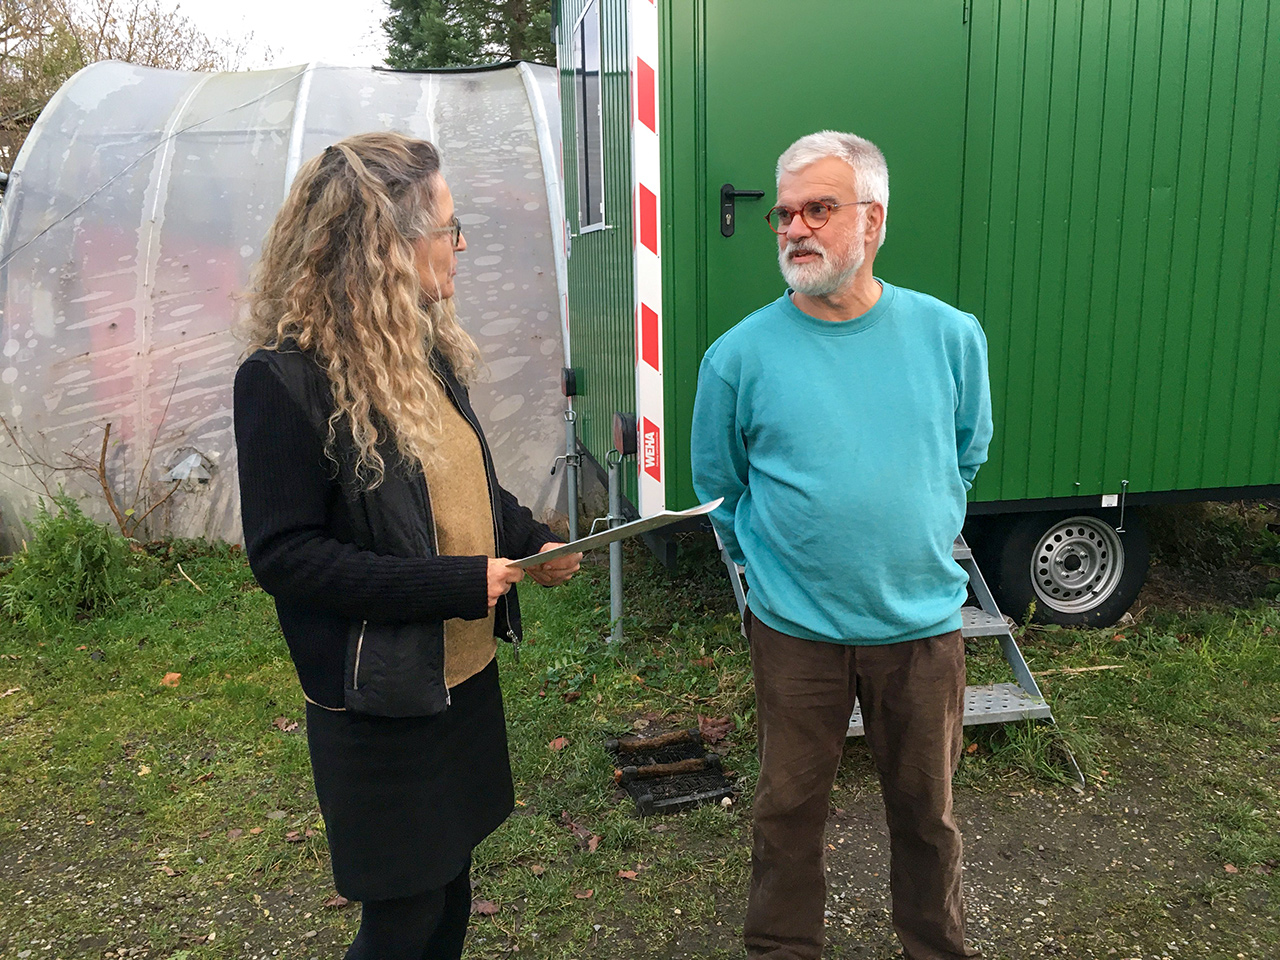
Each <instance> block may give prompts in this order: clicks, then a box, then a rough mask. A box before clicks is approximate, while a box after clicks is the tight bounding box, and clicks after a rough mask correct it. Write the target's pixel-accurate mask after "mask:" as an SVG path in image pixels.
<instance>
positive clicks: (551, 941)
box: [0, 514, 1280, 960]
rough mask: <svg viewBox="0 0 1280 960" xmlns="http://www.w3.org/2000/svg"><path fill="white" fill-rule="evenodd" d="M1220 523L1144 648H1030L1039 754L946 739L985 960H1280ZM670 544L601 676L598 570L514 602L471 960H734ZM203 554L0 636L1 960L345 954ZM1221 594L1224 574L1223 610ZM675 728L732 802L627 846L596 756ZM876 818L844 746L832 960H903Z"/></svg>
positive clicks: (1252, 650) (1163, 570)
mask: <svg viewBox="0 0 1280 960" xmlns="http://www.w3.org/2000/svg"><path fill="white" fill-rule="evenodd" d="M1224 518H1225V519H1224ZM1210 519H1211V520H1212V521H1213V522H1214V523H1218V522H1221V523H1222V524H1224V526H1223V527H1222V529H1223V530H1226V531H1227V533H1224V534H1222V535H1221V536H1217V535H1216V534H1215V537H1216V539H1215V543H1217V542H1218V541H1221V543H1218V546H1216V547H1215V548H1214V549H1218V548H1219V547H1221V549H1222V551H1223V556H1222V557H1219V558H1218V559H1217V560H1214V561H1213V562H1212V563H1210V564H1209V565H1208V566H1207V567H1206V566H1205V563H1204V556H1203V555H1201V554H1197V553H1196V552H1195V551H1189V550H1187V549H1186V544H1182V545H1181V546H1179V544H1178V543H1176V542H1175V543H1174V548H1176V549H1172V550H1171V551H1170V552H1167V553H1166V554H1165V555H1164V563H1163V565H1162V566H1159V567H1157V569H1156V571H1155V576H1153V586H1152V589H1151V590H1150V591H1149V593H1148V595H1147V596H1145V597H1144V600H1143V601H1142V602H1141V603H1140V604H1139V607H1143V606H1145V609H1143V610H1141V612H1140V613H1139V615H1138V617H1137V620H1136V622H1134V623H1130V624H1126V625H1124V626H1123V627H1121V628H1117V629H1113V630H1106V631H1092V632H1086V631H1068V630H1040V629H1037V630H1032V631H1030V632H1029V633H1027V634H1026V635H1025V636H1024V637H1023V638H1022V643H1023V649H1024V653H1025V654H1026V656H1027V658H1028V660H1029V662H1030V663H1031V668H1032V670H1033V671H1037V672H1042V676H1041V678H1040V679H1041V682H1042V684H1043V686H1044V687H1045V688H1046V693H1047V694H1048V696H1049V697H1050V700H1051V702H1052V703H1053V707H1054V712H1055V715H1056V716H1057V718H1058V722H1059V726H1058V727H1057V728H1056V729H1054V728H1047V727H1043V726H1036V725H1032V724H1019V725H1013V726H1008V727H1003V728H980V729H973V728H970V730H969V731H968V734H969V750H970V751H971V752H969V753H967V754H966V756H965V760H964V762H963V764H962V766H961V770H960V774H959V776H958V779H957V807H958V812H959V815H960V817H961V818H962V821H963V826H964V829H965V834H966V840H967V850H966V866H967V873H966V882H967V894H968V897H967V903H968V909H969V916H970V928H971V936H972V938H973V939H974V940H975V941H977V943H978V944H979V945H981V946H982V947H983V949H984V951H985V953H986V955H987V956H988V957H989V958H1007V960H1022V958H1025V957H1032V956H1055V955H1056V956H1062V957H1068V958H1094V957H1096V958H1142V960H1150V958H1164V957H1196V958H1203V960H1217V958H1222V960H1233V958H1235V960H1238V958H1239V957H1247V958H1251V960H1271V958H1274V957H1275V956H1277V955H1280V931H1278V928H1280V924H1277V922H1276V917H1277V915H1280V792H1277V788H1278V786H1280V651H1278V648H1277V632H1280V608H1278V607H1277V604H1276V602H1275V601H1274V600H1273V599H1268V595H1269V594H1272V593H1274V590H1273V588H1271V587H1269V586H1268V584H1267V575H1266V573H1265V571H1264V573H1263V574H1262V575H1258V573H1257V570H1256V568H1255V569H1254V570H1253V572H1252V573H1250V572H1249V567H1248V564H1247V563H1245V562H1243V561H1242V560H1241V557H1242V556H1246V555H1247V551H1246V553H1244V554H1242V553H1241V550H1240V549H1236V547H1237V546H1239V544H1236V540H1238V541H1239V542H1240V544H1245V545H1247V544H1248V543H1249V542H1250V541H1249V537H1250V536H1251V535H1252V532H1256V530H1255V528H1256V524H1254V525H1253V526H1249V525H1248V524H1243V525H1242V524H1241V523H1239V522H1237V521H1238V520H1239V518H1238V517H1235V518H1233V517H1232V516H1230V515H1225V514H1223V515H1214V517H1212V518H1210ZM1196 522H1197V523H1201V522H1204V521H1203V518H1200V519H1197V520H1196ZM1215 529H1216V528H1215ZM1228 534H1230V536H1228ZM1232 537H1235V538H1236V540H1232V539H1231V538H1232ZM1223 544H1225V546H1224V545H1223ZM1233 544H1235V546H1233ZM684 546H685V548H686V549H685V556H684V559H683V560H682V565H683V566H682V572H681V575H680V576H678V577H677V578H675V579H674V580H668V579H667V578H666V577H665V576H664V575H663V574H661V573H660V572H658V571H656V570H655V569H654V566H653V565H652V564H651V563H650V561H649V560H648V559H647V558H646V557H645V556H644V555H643V554H642V553H640V552H639V551H632V552H630V553H629V554H628V578H629V579H628V590H629V596H628V603H629V607H628V611H627V613H628V620H627V624H626V627H627V640H626V643H625V644H624V645H623V646H622V647H621V648H620V649H618V648H613V647H611V646H609V645H607V644H606V643H605V642H604V638H605V637H606V636H607V634H608V596H607V594H608V577H607V570H606V568H605V566H604V565H603V562H604V557H603V555H601V556H600V557H599V562H598V563H592V564H590V565H589V566H588V567H587V568H586V569H585V571H584V574H583V575H582V576H580V577H579V578H577V579H576V580H575V581H574V583H572V584H571V585H570V586H568V587H566V588H561V589H558V590H554V591H549V590H542V589H540V588H537V587H536V586H534V585H532V584H530V585H529V586H528V587H527V588H525V589H523V590H522V595H521V600H522V603H523V605H524V606H525V609H526V620H527V623H528V633H529V641H530V642H529V643H528V644H527V645H526V647H525V648H524V649H523V651H522V658H521V663H520V664H518V665H517V664H513V663H512V662H511V661H510V657H509V653H510V651H509V649H508V648H506V647H504V648H503V649H502V651H501V652H500V657H501V658H502V670H503V683H504V689H505V691H506V696H507V705H508V715H509V723H510V729H511V742H512V751H513V761H514V764H515V771H516V778H517V796H518V798H519V801H518V802H519V806H518V807H517V811H516V814H515V815H514V816H513V817H512V818H511V819H510V820H509V821H508V822H507V823H506V824H505V825H504V826H503V827H502V829H501V830H499V832H498V833H497V834H496V835H495V836H494V837H493V838H491V839H490V840H489V841H487V842H486V843H485V844H484V845H483V846H482V847H481V848H480V850H479V851H478V855H477V859H476V863H475V869H474V879H475V883H476V890H475V896H476V898H477V900H478V901H480V900H483V901H488V902H489V903H490V904H492V906H493V907H496V912H493V913H492V914H491V915H486V916H477V917H476V918H474V926H473V933H472V935H471V938H470V940H469V948H468V956H469V957H475V958H496V957H507V956H509V955H511V954H514V953H517V952H518V953H519V954H521V955H525V956H534V957H548V958H556V960H559V958H578V957H593V958H596V957H599V958H619V960H620V958H624V957H625V958H633V957H642V958H643V957H648V958H653V960H657V958H682V957H690V958H692V957H699V958H717V957H721V958H728V957H736V956H739V955H740V948H739V934H740V929H741V920H742V912H743V905H744V904H743V901H744V897H745V891H746V881H747V876H748V872H749V835H750V819H749V817H750V809H749V808H750V797H751V791H752V786H753V784H754V780H755V775H756V764H755V760H754V755H753V752H754V746H755V744H754V707H753V701H752V695H751V685H750V666H749V660H748V657H747V654H746V650H745V642H744V641H743V640H742V639H741V637H740V636H739V634H738V624H737V618H736V612H735V611H734V609H733V605H732V597H731V594H730V592H729V590H728V585H727V582H726V581H725V580H724V579H723V577H722V575H721V572H720V569H719V567H718V565H717V563H716V561H715V559H714V557H713V556H712V553H711V551H710V548H709V544H708V543H707V541H706V540H705V539H703V538H698V537H690V538H689V539H687V540H686V541H685V544H684ZM197 554H198V551H189V552H188V553H187V554H186V555H184V556H183V557H182V558H181V559H182V568H183V570H182V572H183V573H185V574H186V575H189V576H190V578H191V580H193V581H194V582H195V584H197V585H198V586H199V589H197V587H196V586H194V585H193V584H192V583H190V582H188V581H187V580H186V579H185V578H184V577H183V576H181V575H179V572H178V571H177V569H176V559H175V558H170V559H168V560H166V561H164V562H165V563H166V564H167V566H166V570H167V571H168V575H167V576H165V577H164V579H163V581H162V582H157V584H156V585H154V586H151V587H150V588H147V589H143V590H140V591H139V592H138V593H137V594H136V595H134V596H130V597H129V598H128V599H127V600H125V601H122V602H121V603H120V604H119V605H118V606H117V607H116V608H115V609H114V610H113V611H112V612H111V614H110V615H108V616H104V617H99V618H97V619H93V620H87V621H83V622H77V623H74V624H71V625H69V626H67V627H65V628H64V629H61V630H55V631H53V632H50V633H48V634H47V635H46V634H35V633H32V632H30V631H28V630H25V629H23V628H19V627H16V626H14V625H12V624H9V625H0V694H3V696H0V782H2V783H3V784H4V789H3V791H2V792H0V905H2V906H0V953H2V954H3V955H4V956H11V957H18V958H24V960H25V958H28V957H29V958H32V960H42V958H56V957H66V958H71V957H104V956H107V955H110V956H121V955H123V956H136V957H148V958H158V957H173V958H214V957H271V956H276V955H278V956H288V957H302V958H308V957H317V958H330V957H337V956H341V952H342V948H343V947H344V946H345V944H346V943H347V942H348V941H349V940H350V938H351V936H352V935H353V934H354V931H355V928H356V926H357V924H358V918H359V908H358V906H356V905H342V904H341V903H337V902H335V900H334V899H333V898H334V891H333V889H332V886H331V881H330V878H329V874H328V864H327V854H326V847H325V840H324V829H323V823H322V822H321V821H320V818H319V815H318V810H317V807H316V803H315V798H314V795H313V793H312V789H311V785H310V779H309V770H308V760H307V750H306V739H305V735H304V731H303V729H302V727H301V721H302V718H303V710H302V698H301V695H300V693H299V691H298V687H297V682H296V679H295V678H294V675H293V671H292V667H291V665H290V663H289V661H288V657H287V654H286V651H285V648H284V644H283V641H282V639H281V638H280V636H279V631H278V628H277V626H276V623H275V615H274V611H273V609H272V606H271V603H270V599H269V598H268V597H266V596H265V595H264V594H263V593H262V592H261V591H260V590H258V589H257V588H256V586H255V585H254V584H253V581H252V577H251V576H250V574H249V571H248V569H247V567H246V566H245V564H244V561H243V558H242V556H241V555H240V554H238V553H236V552H234V551H229V550H226V549H214V550H209V551H206V552H204V553H203V555H197ZM1188 557H1189V558H1190V559H1188ZM593 559H594V558H593ZM1184 561H1185V562H1184ZM1202 568H1203V569H1202ZM1215 569H1216V570H1220V571H1221V570H1228V569H1229V570H1230V571H1232V573H1231V576H1230V590H1229V591H1227V592H1226V594H1225V599H1226V600H1227V601H1229V603H1228V602H1223V598H1224V595H1220V594H1221V592H1219V593H1215V588H1214V586H1213V583H1214V582H1216V581H1215V580H1214V570H1215ZM1202 579H1203V580H1204V581H1205V582H1202ZM1219 579H1220V578H1219ZM1185 583H1192V584H1194V587H1193V588H1192V589H1190V590H1189V591H1188V590H1183V591H1181V592H1180V589H1179V584H1185ZM1206 584H1207V585H1206ZM200 591H203V592H200ZM1085 667H1108V668H1114V669H1104V670H1084V669H1082V668H1085ZM174 674H180V676H177V677H175V676H173V675H174ZM971 674H972V676H973V678H974V679H975V680H985V679H1001V680H1003V679H1006V677H1005V676H1004V675H1003V661H1002V660H1000V658H999V655H998V652H997V651H996V649H995V644H994V643H988V642H984V641H974V642H973V643H972V645H971ZM699 715H703V716H708V717H720V718H730V719H732V720H734V722H735V726H736V732H733V733H731V734H730V735H729V738H728V741H727V753H726V756H725V767H726V768H728V769H730V770H733V771H734V772H735V775H736V778H735V783H736V784H737V785H738V787H739V789H740V794H741V796H740V800H739V801H738V802H736V803H734V804H733V805H731V806H729V807H727V808H726V807H722V806H714V807H704V808H701V809H698V810H695V811H691V812H688V813H685V814H681V815H677V816H674V817H668V818H656V819H653V820H640V819H638V818H637V817H636V816H635V814H634V809H633V806H632V803H631V801H630V800H629V799H628V798H625V797H624V796H621V795H620V794H619V793H617V792H616V791H615V788H614V785H613V777H612V772H613V768H612V763H611V761H610V760H609V758H608V757H607V755H606V754H605V752H604V750H603V741H604V740H605V739H606V738H607V737H608V736H610V735H617V734H619V733H622V732H627V731H632V730H635V729H640V728H648V729H652V728H655V727H664V728H665V727H681V726H688V725H694V724H696V723H697V719H698V716H699ZM295 724H298V725H297V726H295ZM560 737H563V738H564V739H565V741H566V742H565V743H564V744H563V745H560V744H558V743H557V744H555V745H556V746H558V747H560V749H553V748H552V744H553V741H556V740H557V738H560ZM1064 745H1067V746H1070V747H1071V748H1072V749H1073V750H1074V752H1075V754H1076V756H1077V758H1078V759H1079V760H1080V762H1081V766H1082V767H1083V768H1084V770H1085V772H1086V775H1087V777H1088V780H1089V786H1088V788H1087V789H1086V790H1084V791H1083V792H1079V791H1078V790H1076V789H1073V788H1072V786H1071V784H1070V782H1069V781H1067V780H1066V779H1065V778H1064V776H1063V772H1064V768H1063V764H1062V759H1061V749H1062V747H1063V746H1064ZM879 805H880V796H879V788H878V786H877V784H876V780H875V776H874V772H873V770H872V767H871V763H870V760H869V757H868V755H867V752H866V749H865V746H864V745H863V744H862V743H861V742H860V741H851V743H850V747H849V749H848V750H847V751H846V759H845V763H844V765H843V766H842V768H841V771H840V775H839V778H838V783H837V789H836V791H835V793H834V796H833V804H832V807H833V811H832V816H831V819H830V821H829V824H828V842H829V848H830V849H829V851H828V855H829V859H828V863H829V867H830V880H831V884H830V885H831V896H830V902H829V904H828V908H829V911H830V919H829V927H828V931H829V935H830V942H831V946H830V948H829V950H828V955H829V956H832V957H836V958H876V960H881V958H888V957H892V956H894V955H895V954H896V951H897V945H896V942H895V941H894V939H893V935H892V930H891V928H890V924H889V916H888V901H887V876H888V848H887V840H886V837H885V833H884V826H883V819H882V816H881V814H880V809H879ZM565 815H567V817H566V816H565ZM566 820H568V821H570V822H572V823H573V824H576V825H579V826H581V827H582V828H584V829H585V834H586V835H585V836H584V837H582V838H581V840H580V839H579V837H577V836H575V834H574V833H573V832H572V831H571V830H570V829H569V827H567V826H566V825H565V821H566ZM590 837H598V838H599V839H598V840H597V841H595V844H594V846H595V849H594V851H592V850H590V849H589V847H590V846H591V845H592V844H591V843H590V840H589V838H590ZM633 874H634V877H633V876H632V875H633ZM486 909H491V908H488V907H487V908H486Z"/></svg>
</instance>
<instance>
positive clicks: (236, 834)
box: [227, 827, 244, 840]
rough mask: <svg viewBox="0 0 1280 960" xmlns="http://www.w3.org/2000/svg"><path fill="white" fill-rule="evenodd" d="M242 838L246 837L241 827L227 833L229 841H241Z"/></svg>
mask: <svg viewBox="0 0 1280 960" xmlns="http://www.w3.org/2000/svg"><path fill="white" fill-rule="evenodd" d="M242 836H244V831H243V830H241V829H240V828H239V827H235V828H234V829H231V830H228V831H227V839H228V840H239V839H240V838H241V837H242Z"/></svg>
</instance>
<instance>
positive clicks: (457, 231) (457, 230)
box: [427, 213, 462, 250]
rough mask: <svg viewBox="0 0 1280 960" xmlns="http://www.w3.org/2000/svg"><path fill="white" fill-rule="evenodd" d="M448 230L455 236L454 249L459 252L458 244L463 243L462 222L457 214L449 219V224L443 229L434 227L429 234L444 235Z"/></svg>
mask: <svg viewBox="0 0 1280 960" xmlns="http://www.w3.org/2000/svg"><path fill="white" fill-rule="evenodd" d="M446 230H447V231H449V232H450V233H451V234H453V238H452V239H453V249H455V250H457V249H458V244H460V243H461V242H462V221H461V220H459V219H458V215H457V214H456V213H455V214H454V215H453V216H452V217H450V218H449V222H448V223H446V224H445V225H444V226H443V227H432V228H431V229H429V230H428V231H427V233H443V232H444V231H446Z"/></svg>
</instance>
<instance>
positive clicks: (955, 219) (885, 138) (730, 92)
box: [703, 0, 968, 343]
mask: <svg viewBox="0 0 1280 960" xmlns="http://www.w3.org/2000/svg"><path fill="white" fill-rule="evenodd" d="M963 10H964V4H963V3H962V2H961V0H898V2H895V3H883V2H870V0H825V2H809V3H803V4H784V3H778V2H776V0H733V2H728V0H708V2H707V4H706V31H705V38H706V41H705V42H706V47H705V49H706V118H707V119H706V155H705V156H706V182H705V185H704V188H703V189H704V191H705V194H704V195H705V198H706V202H707V204H708V206H709V207H710V209H711V211H712V214H713V215H712V216H711V217H709V218H707V226H708V229H707V234H708V236H707V240H706V243H707V248H706V249H707V302H708V308H709V309H708V325H707V334H708V343H710V340H711V339H714V338H715V337H717V336H719V335H720V334H721V333H723V332H724V331H725V330H727V329H728V328H729V327H731V326H732V325H733V324H735V323H736V322H737V321H738V320H740V319H742V318H743V317H744V316H746V315H747V314H748V313H750V312H751V311H753V310H755V309H756V308H757V307H759V306H761V305H762V304H765V303H767V302H769V301H770V300H773V299H774V298H776V297H777V296H778V295H779V294H780V293H781V292H782V289H783V281H782V279H781V276H780V275H779V272H778V266H777V243H776V239H775V237H774V235H773V234H772V233H771V232H770V231H769V228H768V226H767V225H766V224H765V222H764V219H763V217H764V213H765V211H766V210H768V209H769V207H771V206H772V205H773V203H774V202H775V199H776V197H775V176H774V170H775V165H776V163H777V159H778V155H779V154H780V153H781V152H782V151H783V150H784V149H786V147H787V146H788V145H789V144H791V143H792V142H793V141H794V140H795V139H796V138H797V137H800V136H803V135H804V134H806V133H812V132H813V131H815V130H823V129H832V130H843V131H849V132H852V133H856V134H858V135H859V136H863V137H866V138H867V139H869V140H872V141H873V142H875V143H876V144H877V145H878V146H879V147H880V148H881V149H882V150H883V151H884V153H885V157H886V159H887V160H888V163H889V178H890V195H891V202H890V213H889V221H888V231H887V235H886V243H885V247H884V250H883V253H882V257H883V259H882V260H881V259H877V263H876V267H877V272H878V273H879V274H880V275H882V276H883V277H885V278H886V279H887V280H889V281H891V282H892V283H895V284H899V285H903V286H908V287H914V288H916V289H920V290H924V291H926V292H928V293H931V294H933V295H934V296H937V297H941V298H942V299H945V300H949V301H951V302H954V300H955V296H956V290H957V269H958V264H959V256H958V247H959V237H960V184H961V176H962V172H963V171H962V164H963V133H964V118H965V77H966V72H967V67H966V60H967V32H968V28H967V26H966V24H965V23H964V22H963V19H964V17H963ZM727 183H731V184H733V185H734V187H735V188H738V189H741V190H763V191H764V194H765V195H764V197H763V198H762V199H759V200H751V199H745V198H736V199H735V200H734V203H733V207H734V210H733V213H734V215H735V219H736V222H735V223H734V225H733V235H732V236H729V237H725V236H724V235H723V234H724V233H725V232H727V231H726V230H725V229H722V228H723V227H724V221H723V217H724V216H725V215H727V214H728V213H729V211H728V203H727V202H726V203H725V204H722V203H721V190H722V188H723V185H724V184H727ZM722 206H723V207H724V208H725V209H724V210H722Z"/></svg>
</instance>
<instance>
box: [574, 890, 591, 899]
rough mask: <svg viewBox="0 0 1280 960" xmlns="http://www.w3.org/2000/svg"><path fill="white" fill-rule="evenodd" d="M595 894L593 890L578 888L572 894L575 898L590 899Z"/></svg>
mask: <svg viewBox="0 0 1280 960" xmlns="http://www.w3.org/2000/svg"><path fill="white" fill-rule="evenodd" d="M595 895H596V892H595V890H579V891H578V892H577V893H575V894H574V895H573V898H574V899H575V900H590V899H591V898H592V897H594V896H595Z"/></svg>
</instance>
